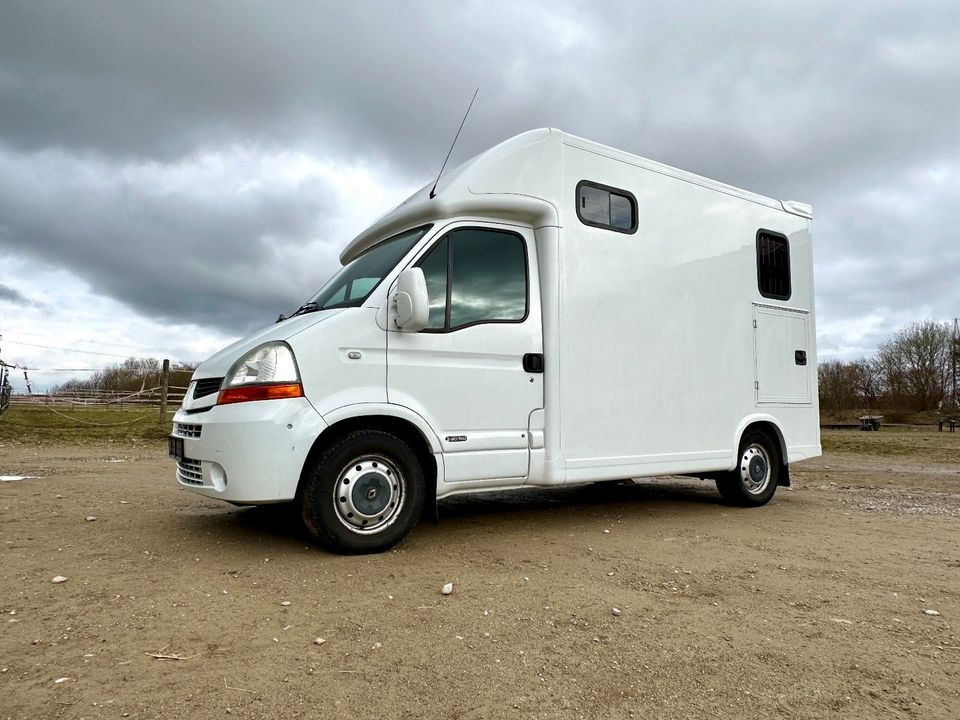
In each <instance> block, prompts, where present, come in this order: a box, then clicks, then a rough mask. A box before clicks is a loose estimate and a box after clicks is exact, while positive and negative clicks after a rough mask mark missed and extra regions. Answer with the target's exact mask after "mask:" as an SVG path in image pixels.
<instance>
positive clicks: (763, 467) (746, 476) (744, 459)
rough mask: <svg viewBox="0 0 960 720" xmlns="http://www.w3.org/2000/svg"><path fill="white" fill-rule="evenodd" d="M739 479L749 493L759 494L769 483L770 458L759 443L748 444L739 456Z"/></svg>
mask: <svg viewBox="0 0 960 720" xmlns="http://www.w3.org/2000/svg"><path fill="white" fill-rule="evenodd" d="M740 481H741V482H742V483H743V487H744V488H745V489H746V491H747V492H748V493H750V494H751V495H760V494H761V493H762V492H763V491H764V490H766V489H767V487H768V486H769V485H770V458H769V456H768V455H767V451H766V449H764V448H763V446H761V445H756V444H754V445H750V446H749V447H747V448H746V449H745V450H744V451H743V454H742V455H741V456H740Z"/></svg>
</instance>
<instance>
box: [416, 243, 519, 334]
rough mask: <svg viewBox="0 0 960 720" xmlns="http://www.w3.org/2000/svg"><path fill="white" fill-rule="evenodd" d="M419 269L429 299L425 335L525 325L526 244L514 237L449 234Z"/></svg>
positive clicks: (435, 247) (424, 259) (425, 258)
mask: <svg viewBox="0 0 960 720" xmlns="http://www.w3.org/2000/svg"><path fill="white" fill-rule="evenodd" d="M420 268H421V269H422V270H423V275H424V278H425V280H426V282H427V294H428V296H429V299H430V315H429V318H428V320H427V325H426V328H425V330H426V331H433V332H445V331H451V330H457V329H459V328H463V327H467V326H469V325H476V324H478V323H502V322H523V320H525V319H526V317H527V308H528V305H529V287H528V280H527V252H526V244H525V243H524V240H523V238H522V237H520V236H519V235H517V234H516V233H512V232H508V231H505V230H488V229H482V228H460V229H457V230H452V231H450V232H449V233H447V235H445V236H444V237H443V238H442V239H441V240H440V241H439V242H438V243H437V244H436V245H434V247H433V249H431V250H430V252H429V253H427V255H426V256H425V257H424V258H423V260H421V261H420Z"/></svg>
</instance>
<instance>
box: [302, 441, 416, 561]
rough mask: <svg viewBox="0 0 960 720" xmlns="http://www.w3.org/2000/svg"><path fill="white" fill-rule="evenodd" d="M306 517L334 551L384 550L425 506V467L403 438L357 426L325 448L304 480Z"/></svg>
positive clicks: (310, 527) (401, 535) (311, 528)
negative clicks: (357, 427) (358, 428)
mask: <svg viewBox="0 0 960 720" xmlns="http://www.w3.org/2000/svg"><path fill="white" fill-rule="evenodd" d="M305 482H306V485H305V487H304V492H303V498H302V505H301V507H302V512H303V521H304V524H305V525H306V526H307V529H308V530H309V531H310V533H311V534H312V535H313V536H314V537H315V538H316V539H317V540H318V541H319V542H320V543H321V544H322V545H324V546H325V547H327V548H328V549H330V550H333V551H334V552H341V553H349V554H357V553H371V552H380V551H382V550H386V549H388V548H390V547H392V546H393V545H396V544H397V543H398V542H400V541H401V540H402V539H403V538H404V537H406V535H407V534H408V533H409V532H410V531H411V530H412V529H413V527H414V525H416V524H417V520H419V519H420V513H421V511H422V509H423V498H424V477H423V468H422V467H421V466H420V461H419V460H418V459H417V456H416V454H415V453H414V452H413V450H412V449H411V448H410V446H409V445H407V444H406V443H405V442H404V441H403V440H401V439H400V438H398V437H396V436H395V435H392V434H390V433H387V432H383V431H380V430H355V431H353V432H351V433H348V434H347V435H345V436H344V437H342V438H341V439H340V440H338V441H337V442H335V443H334V444H333V445H332V446H330V447H329V448H327V449H326V450H325V451H324V452H323V453H321V454H320V456H319V457H318V458H317V459H316V461H315V462H314V464H313V466H312V467H311V468H310V470H309V473H308V475H307V477H306V479H305Z"/></svg>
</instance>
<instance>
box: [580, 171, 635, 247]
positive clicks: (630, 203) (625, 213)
mask: <svg viewBox="0 0 960 720" xmlns="http://www.w3.org/2000/svg"><path fill="white" fill-rule="evenodd" d="M577 217H578V218H580V222H582V223H583V224H584V225H590V226H591V227H598V228H604V229H605V230H613V231H615V232H622V233H628V234H632V233H635V232H636V231H637V199H636V198H635V197H634V196H633V193H631V192H628V191H626V190H619V189H617V188H613V187H609V186H608V185H601V184H600V183H595V182H591V181H589V180H581V181H580V182H578V183H577Z"/></svg>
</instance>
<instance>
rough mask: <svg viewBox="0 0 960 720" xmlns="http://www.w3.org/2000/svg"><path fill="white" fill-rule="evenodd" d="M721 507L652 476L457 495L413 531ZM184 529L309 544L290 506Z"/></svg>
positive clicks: (213, 516) (710, 487)
mask: <svg viewBox="0 0 960 720" xmlns="http://www.w3.org/2000/svg"><path fill="white" fill-rule="evenodd" d="M720 503H721V500H720V496H719V495H718V494H717V491H716V488H715V486H714V484H713V483H712V482H708V481H701V480H692V479H688V478H665V479H661V478H657V479H646V480H642V481H637V482H625V483H598V484H592V485H584V486H578V487H570V488H561V489H558V490H544V489H541V488H536V489H534V488H531V489H519V490H504V491H497V492H489V493H480V494H471V495H458V496H453V497H450V498H446V499H443V500H441V501H440V523H439V524H438V525H436V526H433V529H432V530H427V528H430V527H431V525H432V523H431V521H430V520H428V519H426V518H424V519H423V520H421V522H420V526H419V528H417V529H415V530H414V533H415V534H416V533H420V534H423V533H424V532H427V533H428V534H429V535H430V536H431V537H434V538H442V537H446V536H448V535H457V534H458V533H459V532H461V531H462V530H463V529H464V528H466V527H471V526H476V525H477V524H478V523H490V524H493V525H500V524H502V523H510V524H518V523H521V522H522V523H523V526H524V527H525V528H527V529H531V528H535V529H536V530H538V531H540V532H550V531H551V530H552V529H555V530H557V531H558V532H559V531H561V530H565V529H567V528H569V526H570V523H571V521H574V520H576V521H578V522H579V521H584V520H587V519H590V520H597V521H603V520H605V519H609V518H610V516H611V515H612V514H620V513H628V514H631V515H636V514H637V513H645V512H647V511H651V510H656V512H664V511H670V512H673V513H678V514H680V515H683V516H691V517H692V516H695V515H699V514H700V513H702V512H704V511H712V509H713V508H714V507H715V506H716V505H718V504H720ZM181 521H182V522H183V523H184V524H185V525H186V527H184V528H183V529H184V530H185V531H187V532H189V531H190V530H191V528H192V529H195V530H197V531H202V532H204V533H206V532H210V531H214V534H222V535H224V536H233V538H234V539H237V540H240V539H242V537H243V536H248V535H251V534H253V535H258V536H259V537H260V539H261V540H262V539H266V538H267V537H272V538H273V539H275V540H280V541H283V540H287V541H289V542H291V543H310V542H312V541H311V538H310V536H309V535H308V534H307V532H306V530H305V529H304V528H303V525H302V523H301V522H300V518H299V511H298V509H297V507H296V506H295V505H293V504H284V505H262V506H259V507H251V508H230V507H224V508H223V509H220V508H212V509H210V511H209V512H204V513H202V514H195V515H194V514H191V515H188V516H181Z"/></svg>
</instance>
